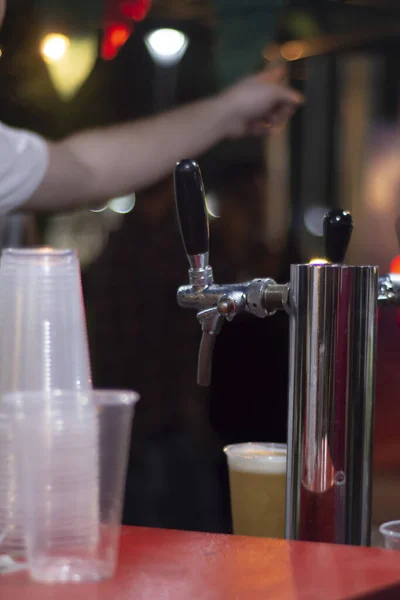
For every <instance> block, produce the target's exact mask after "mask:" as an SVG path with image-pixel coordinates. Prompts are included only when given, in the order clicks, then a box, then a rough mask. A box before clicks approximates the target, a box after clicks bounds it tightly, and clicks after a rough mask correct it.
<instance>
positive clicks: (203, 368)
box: [174, 160, 288, 386]
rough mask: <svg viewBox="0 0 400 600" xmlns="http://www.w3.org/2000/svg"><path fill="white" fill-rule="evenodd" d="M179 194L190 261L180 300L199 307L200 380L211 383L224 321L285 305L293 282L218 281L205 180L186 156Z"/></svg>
mask: <svg viewBox="0 0 400 600" xmlns="http://www.w3.org/2000/svg"><path fill="white" fill-rule="evenodd" d="M174 183H175V198H176V205H177V211H178V219H179V224H180V230H181V235H182V239H183V244H184V246H185V250H186V254H187V257H188V260H189V265H190V268H189V285H185V286H182V287H180V288H179V289H178V304H179V306H182V307H183V308H192V309H195V310H197V311H198V313H197V320H198V321H199V323H200V325H201V329H202V332H203V334H202V339H201V343H200V351H199V360H198V369H197V381H198V383H199V384H200V385H202V386H208V385H209V384H210V379H211V365H212V354H213V349H214V344H215V338H216V336H217V335H218V333H219V332H220V331H221V328H222V326H223V323H224V321H232V319H234V318H235V317H236V316H237V315H239V314H241V313H243V312H248V313H251V314H253V315H255V316H256V317H266V316H267V315H272V314H274V313H275V312H276V310H278V309H280V308H284V306H285V304H286V302H287V294H288V286H287V285H283V286H282V285H278V284H277V283H276V282H275V281H274V280H273V279H271V278H264V279H253V280H252V281H248V282H245V283H234V284H232V283H227V284H221V285H217V284H215V283H214V278H213V271H212V268H211V266H210V265H209V263H208V259H209V224H208V217H207V210H206V202H205V193H204V186H203V181H202V177H201V173H200V169H199V167H198V165H197V164H196V163H195V162H194V161H192V160H182V161H181V162H179V163H178V164H177V165H176V167H175V173H174Z"/></svg>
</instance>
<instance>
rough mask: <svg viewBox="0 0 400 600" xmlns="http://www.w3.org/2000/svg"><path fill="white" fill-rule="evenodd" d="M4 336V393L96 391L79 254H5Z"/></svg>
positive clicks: (0, 302) (0, 319)
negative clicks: (70, 390) (91, 365)
mask: <svg viewBox="0 0 400 600" xmlns="http://www.w3.org/2000/svg"><path fill="white" fill-rule="evenodd" d="M0 332H1V337H0V391H1V393H6V392H12V391H23V390H27V391H29V390H44V389H45V390H50V389H78V390H79V389H84V390H86V389H89V388H91V371H90V361H89V350H88V340H87V330H86V319H85V310H84V304H83V296H82V284H81V276H80V267H79V260H78V258H77V255H76V253H75V252H74V251H72V250H53V249H51V248H38V249H33V250H30V249H16V250H13V249H8V250H3V253H2V257H1V263H0Z"/></svg>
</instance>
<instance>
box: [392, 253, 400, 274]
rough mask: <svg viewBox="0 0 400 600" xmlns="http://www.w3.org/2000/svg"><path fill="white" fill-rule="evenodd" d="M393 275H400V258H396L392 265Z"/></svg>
mask: <svg viewBox="0 0 400 600" xmlns="http://www.w3.org/2000/svg"><path fill="white" fill-rule="evenodd" d="M390 272H391V273H400V256H395V258H394V259H393V260H392V262H391V264H390Z"/></svg>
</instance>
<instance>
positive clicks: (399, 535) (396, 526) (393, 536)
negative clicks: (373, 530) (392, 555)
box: [379, 521, 400, 550]
mask: <svg viewBox="0 0 400 600" xmlns="http://www.w3.org/2000/svg"><path fill="white" fill-rule="evenodd" d="M379 532H380V533H381V535H382V536H383V539H384V541H385V548H388V549H389V550H400V521H388V522H387V523H383V524H382V525H381V526H380V527H379Z"/></svg>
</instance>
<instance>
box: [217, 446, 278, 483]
mask: <svg viewBox="0 0 400 600" xmlns="http://www.w3.org/2000/svg"><path fill="white" fill-rule="evenodd" d="M224 452H225V454H226V456H227V458H228V465H229V468H230V469H233V470H235V471H247V472H249V473H263V474H271V475H273V474H275V475H281V474H284V473H286V454H287V451H286V445H285V444H263V443H261V442H260V443H252V442H248V443H246V444H232V445H230V446H226V448H224Z"/></svg>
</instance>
